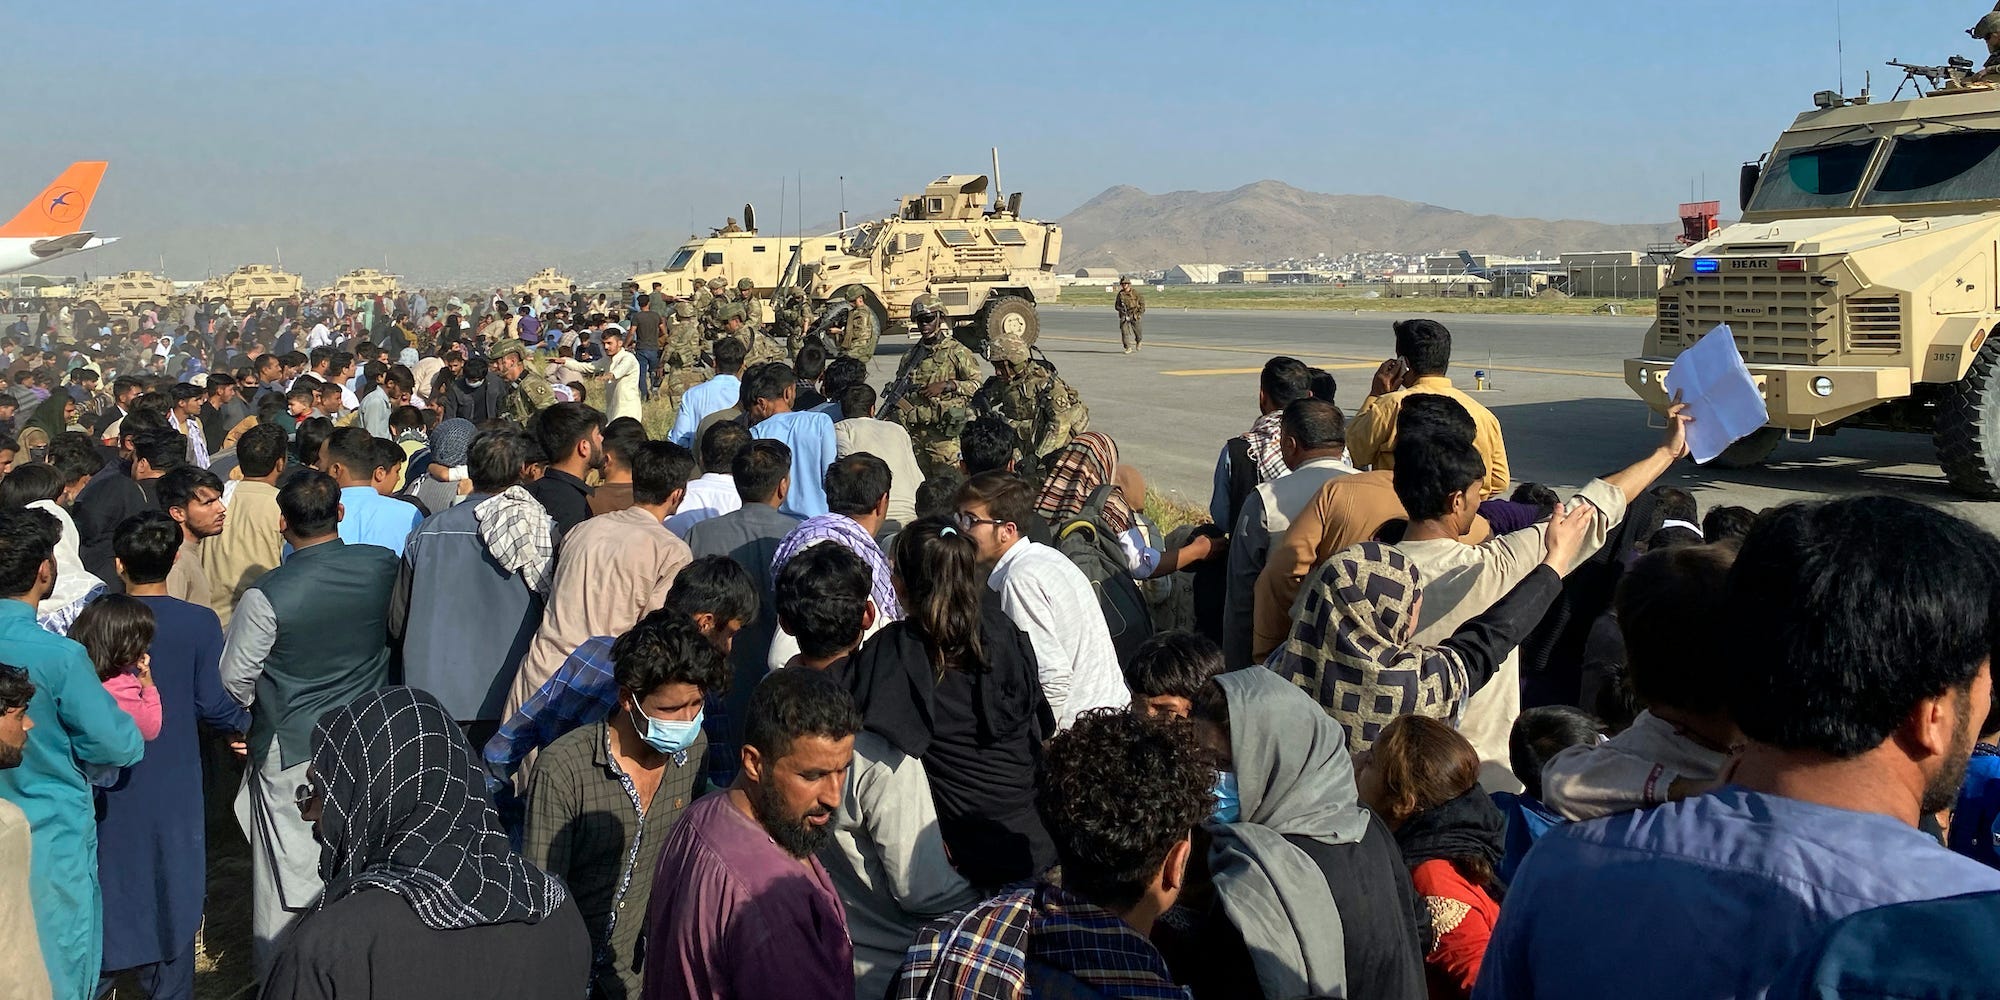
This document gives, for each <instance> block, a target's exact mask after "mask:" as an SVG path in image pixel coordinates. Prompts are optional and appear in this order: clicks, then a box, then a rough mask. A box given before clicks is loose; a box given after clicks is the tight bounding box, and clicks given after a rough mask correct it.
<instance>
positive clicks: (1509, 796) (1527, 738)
mask: <svg viewBox="0 0 2000 1000" xmlns="http://www.w3.org/2000/svg"><path fill="white" fill-rule="evenodd" d="M1603 728H1604V724H1603V723H1601V722H1598V721H1597V720H1596V719H1595V718H1592V717H1591V715H1590V713H1588V712H1585V711H1583V710H1582V709H1579V708H1572V707H1570V706H1568V705H1543V706H1541V707H1540V708H1531V709H1528V710H1527V711H1525V712H1522V713H1521V717H1520V718H1518V719H1515V720H1514V728H1513V730H1512V731H1511V732H1509V733H1508V736H1507V762H1508V764H1510V765H1511V766H1512V768H1513V771H1514V777H1515V778H1516V779H1517V780H1519V781H1520V782H1521V785H1522V786H1523V787H1522V790H1521V792H1520V793H1519V794H1516V793H1514V792H1494V793H1493V804H1494V805H1496V806H1499V807H1500V811H1501V812H1502V813H1504V814H1506V816H1507V853H1506V854H1505V855H1504V856H1503V857H1501V859H1500V881H1502V882H1511V881H1513V880H1514V870H1515V869H1517V868H1519V867H1520V866H1521V858H1522V857H1523V856H1525V855H1526V854H1527V853H1528V848H1530V847H1532V846H1534V843H1535V840H1536V838H1538V837H1540V836H1541V835H1542V834H1544V833H1547V832H1548V831H1549V830H1550V829H1551V828H1553V827H1556V826H1559V825H1561V824H1562V823H1564V822H1566V820H1564V819H1563V818H1562V816H1561V815H1560V814H1558V813H1557V812H1556V811H1555V810H1553V809H1550V808H1549V807H1548V806H1546V805H1544V804H1543V803H1542V767H1543V765H1545V764H1547V763H1548V762H1549V759H1550V758H1552V757H1554V756H1555V755H1556V754H1559V753H1561V752H1563V751H1564V750H1567V749H1569V748H1570V747H1590V746H1596V745H1597V744H1599V743H1602V742H1603V741H1604V732H1603Z"/></svg>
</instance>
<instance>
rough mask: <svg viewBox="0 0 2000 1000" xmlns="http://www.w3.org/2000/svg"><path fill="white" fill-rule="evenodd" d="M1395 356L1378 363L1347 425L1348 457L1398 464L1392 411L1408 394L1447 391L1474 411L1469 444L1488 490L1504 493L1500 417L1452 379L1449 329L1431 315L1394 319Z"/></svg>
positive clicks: (1362, 463) (1359, 464) (1382, 465)
mask: <svg viewBox="0 0 2000 1000" xmlns="http://www.w3.org/2000/svg"><path fill="white" fill-rule="evenodd" d="M1395 330H1396V356H1395V357H1393V358H1390V359H1389V360H1387V361H1384V362H1382V367H1380V368H1378V369H1376V371H1375V379H1374V381H1373V382H1372V383H1370V385H1369V387H1368V399H1367V400H1366V401H1364V402H1363V403H1362V404H1361V409H1359V410H1357V411H1355V414H1354V419H1353V420H1351V421H1349V422H1348V424H1347V458H1348V461H1349V462H1351V463H1353V465H1354V467H1355V468H1357V469H1361V468H1368V467H1370V466H1372V467H1374V468H1377V469H1393V468H1395V467H1396V415H1397V414H1398V413H1400V412H1401V411H1402V408H1403V400H1404V399H1405V398H1406V397H1408V396H1409V395H1410V394H1411V393H1417V392H1434V393H1437V394H1439V395H1443V396H1450V397H1451V398H1453V399H1455V400H1457V401H1458V402H1459V404H1460V405H1462V406H1464V407H1465V410H1466V412H1467V413H1470V414H1472V423H1473V435H1472V447H1473V448H1474V449H1476V450H1477V451H1478V452H1479V457H1480V458H1482V459H1484V460H1485V461H1486V494H1487V495H1488V496H1495V497H1504V496H1506V495H1507V443H1506V442H1505V441H1504V440H1502V439H1501V437H1500V420H1499V418H1498V417H1495V416H1494V415H1493V413H1492V411H1490V410H1488V409H1487V408H1486V407H1484V406H1481V405H1479V403H1477V402H1475V401H1474V400H1473V398H1472V397H1471V396H1468V395H1466V394H1465V393H1463V392H1460V391H1458V388H1457V387H1456V386H1454V385H1452V384H1451V376H1449V375H1446V374H1445V370H1446V369H1447V368H1449V367H1450V366H1451V331H1450V330H1447V329H1445V327H1444V324H1443V323H1439V322H1438V321H1436V320H1430V319H1405V320H1398V321H1396V324H1395Z"/></svg>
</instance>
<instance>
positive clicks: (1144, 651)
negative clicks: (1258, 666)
mask: <svg viewBox="0 0 2000 1000" xmlns="http://www.w3.org/2000/svg"><path fill="white" fill-rule="evenodd" d="M1219 673H1222V647H1220V646H1217V645H1216V644H1215V643H1214V641H1213V640H1210V639H1209V638H1208V637H1207V636H1204V635H1200V634H1198V633H1195V632H1161V633H1159V634H1157V635H1155V636H1153V637H1152V638H1151V639H1148V640H1146V641H1145V643H1144V644H1142V645H1140V647H1139V649H1138V651H1137V652H1135V653H1133V654H1132V662H1130V663H1127V664H1125V686H1126V687H1128V688H1131V689H1132V711H1134V712H1137V713H1139V714H1140V715H1143V716H1146V717H1147V718H1152V719H1157V718H1162V717H1166V716H1171V717H1173V718H1176V719H1185V718H1187V717H1188V713H1189V712H1190V711H1191V710H1192V709H1193V706H1194V696H1195V692H1197V691H1200V690H1201V689H1202V687H1203V685H1206V684H1207V683H1208V682H1209V680H1210V679H1211V678H1213V677H1215V675H1217V674H1219Z"/></svg>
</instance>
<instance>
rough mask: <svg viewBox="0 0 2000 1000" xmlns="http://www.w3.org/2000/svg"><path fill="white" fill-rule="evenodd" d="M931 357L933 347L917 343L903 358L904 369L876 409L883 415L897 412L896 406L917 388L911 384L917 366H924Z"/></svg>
mask: <svg viewBox="0 0 2000 1000" xmlns="http://www.w3.org/2000/svg"><path fill="white" fill-rule="evenodd" d="M919 352H921V353H919ZM930 355H931V346H930V345H929V344H926V343H924V342H923V341H921V340H919V341H917V346H915V347H913V348H911V349H910V353H909V354H908V355H907V356H905V357H904V358H903V367H902V368H901V369H899V370H898V371H897V372H896V378H895V379H894V380H893V381H891V382H890V383H889V387H888V388H887V389H884V390H883V391H882V403H881V405H880V406H878V407H876V410H877V411H878V412H880V413H883V414H890V413H894V412H896V405H897V404H898V403H901V402H902V401H903V399H904V398H905V397H907V396H908V395H909V394H910V390H911V389H913V388H915V386H913V385H911V384H910V383H911V378H910V373H911V372H913V371H916V370H917V366H918V365H920V364H923V363H924V359H925V358H928V357H930Z"/></svg>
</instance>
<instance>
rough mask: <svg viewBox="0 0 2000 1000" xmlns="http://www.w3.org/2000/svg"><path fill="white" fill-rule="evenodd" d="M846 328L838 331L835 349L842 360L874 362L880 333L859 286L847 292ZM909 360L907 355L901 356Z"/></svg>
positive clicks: (863, 292) (873, 311) (863, 362)
mask: <svg viewBox="0 0 2000 1000" xmlns="http://www.w3.org/2000/svg"><path fill="white" fill-rule="evenodd" d="M847 300H848V307H847V318H846V319H844V320H842V322H844V323H845V324H846V326H845V327H844V328H843V329H842V330H841V331H840V336H839V338H838V342H837V343H836V345H835V346H836V347H838V348H839V350H840V356H841V357H843V358H858V359H860V361H861V363H862V364H864V365H865V364H867V363H868V362H870V361H873V360H875V343H876V341H877V340H878V339H880V336H881V332H880V331H878V330H876V329H875V310H873V309H870V308H868V297H867V294H866V292H865V291H864V290H863V289H862V287H861V286H860V285H855V286H853V287H851V288H849V289H848V290H847ZM903 358H904V360H905V361H907V360H909V355H907V354H906V355H904V356H903Z"/></svg>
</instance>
